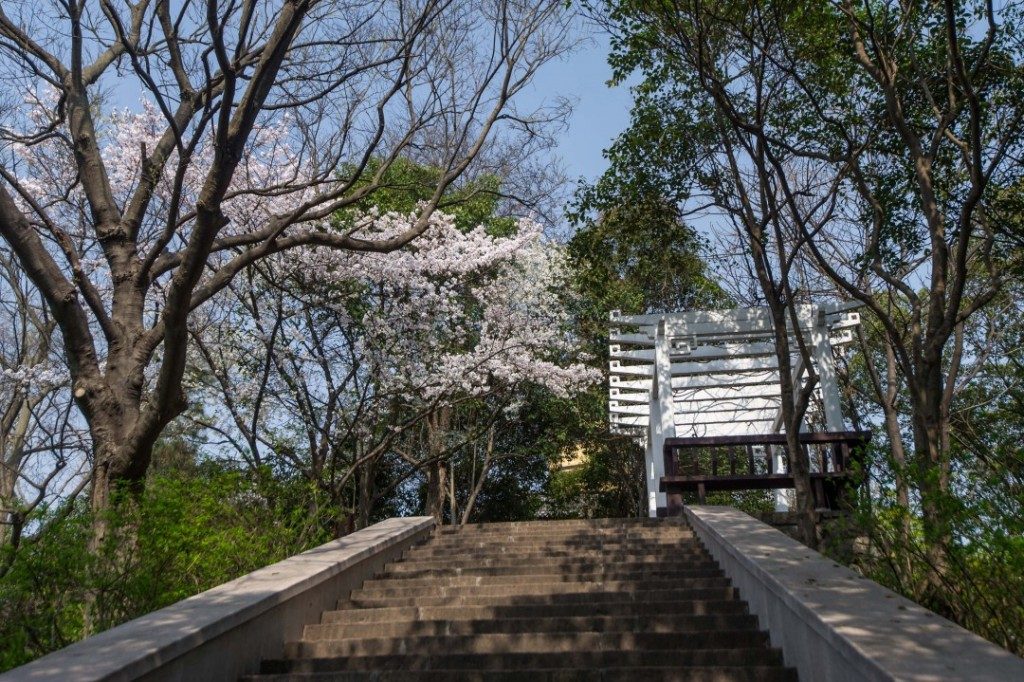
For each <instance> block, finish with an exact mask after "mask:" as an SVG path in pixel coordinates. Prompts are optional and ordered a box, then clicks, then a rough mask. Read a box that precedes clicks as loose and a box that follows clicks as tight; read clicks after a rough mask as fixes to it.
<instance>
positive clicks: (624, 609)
mask: <svg viewBox="0 0 1024 682" xmlns="http://www.w3.org/2000/svg"><path fill="white" fill-rule="evenodd" d="M746 613H747V605H746V604H745V603H744V602H742V601H738V600H735V599H718V600H698V599H690V600H686V601H662V602H658V603H654V604H650V603H645V602H603V603H589V602H582V603H578V604H547V605H544V604H524V605H521V606H516V605H509V604H501V605H497V606H424V607H416V606H390V607H379V608H345V609H340V610H337V611H324V613H323V616H322V618H321V623H325V624H326V623H383V622H403V621H409V620H448V621H452V620H481V619H485V618H493V619H502V618H554V617H576V616H592V617H605V616H609V617H610V616H614V617H627V618H628V617H640V616H649V617H651V618H658V617H661V616H674V615H678V616H708V615H733V614H742V615H746Z"/></svg>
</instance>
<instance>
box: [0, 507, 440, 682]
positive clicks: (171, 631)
mask: <svg viewBox="0 0 1024 682" xmlns="http://www.w3.org/2000/svg"><path fill="white" fill-rule="evenodd" d="M433 527H434V520H433V518H431V517H423V516H419V517H410V518H393V519H388V520H386V521H382V522H380V523H378V524H375V525H373V526H370V527H369V528H366V529H364V530H361V531H358V532H356V533H353V534H351V535H348V536H346V537H343V538H341V539H340V540H335V541H333V542H328V543H327V544H324V545H321V546H320V547H317V548H316V549H311V550H309V551H308V552H303V553H302V554H298V555H296V556H293V557H290V558H288V559H285V560H284V561H281V562H278V563H276V564H273V565H271V566H267V567H266V568H262V569H260V570H258V571H254V572H253V573H250V574H248V575H245V576H242V577H241V578H238V579H237V580H232V581H231V582H228V583H224V584H223V585H220V586H218V587H215V588H213V589H212V590H208V591H206V592H203V593H202V594H198V595H196V596H194V597H191V598H189V599H185V600H183V601H180V602H178V603H176V604H172V605H171V606H168V607H166V608H164V609H161V610H159V611H155V612H153V613H150V614H148V615H145V616H142V617H141V618H136V619H135V620H133V621H129V622H127V623H124V624H123V625H119V626H117V627H115V628H111V629H110V630H107V631H106V632H101V633H99V634H98V635H95V636H94V637H90V638H88V639H85V640H83V641H81V642H78V643H76V644H72V645H71V646H69V647H67V648H64V649H61V650H60V651H56V652H54V653H52V654H50V655H48V656H44V657H43V658H40V659H39V660H37V661H34V662H32V663H29V664H28V665H25V666H22V667H20V668H15V669H14V670H11V671H9V672H7V673H5V674H3V675H0V682H25V681H32V682H44V681H45V682H58V681H60V682H99V681H100V680H104V681H113V680H118V681H119V680H147V681H150V680H151V681H160V682H165V681H166V682H186V681H188V682H204V681H206V680H210V681H213V680H236V679H238V677H239V676H240V675H243V674H247V673H252V672H256V670H257V669H258V667H259V663H260V661H261V660H262V659H264V658H273V657H279V656H281V654H282V652H283V651H284V644H285V641H286V640H294V639H298V638H299V637H300V635H301V632H302V627H303V626H304V625H305V624H307V623H315V622H317V621H318V620H319V618H320V614H321V612H323V611H326V610H330V609H333V608H335V604H336V602H337V600H338V599H339V597H347V596H348V593H349V592H351V591H352V590H353V589H356V588H358V587H360V586H361V585H362V582H363V580H365V579H367V578H370V577H372V575H373V574H375V573H377V572H378V571H380V570H381V568H382V567H383V565H384V564H385V563H386V562H388V561H391V560H393V559H396V558H397V557H399V556H400V555H401V554H402V553H403V552H404V551H405V550H406V549H408V548H409V546H411V545H412V544H414V543H415V542H418V541H420V540H423V539H426V537H427V536H428V535H429V533H430V531H431V529H432V528H433Z"/></svg>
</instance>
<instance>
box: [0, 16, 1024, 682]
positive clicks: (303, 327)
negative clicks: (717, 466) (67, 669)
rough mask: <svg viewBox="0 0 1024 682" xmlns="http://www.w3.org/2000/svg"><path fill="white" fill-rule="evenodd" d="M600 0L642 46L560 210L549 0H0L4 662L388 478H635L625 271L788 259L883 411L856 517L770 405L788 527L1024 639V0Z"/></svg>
mask: <svg viewBox="0 0 1024 682" xmlns="http://www.w3.org/2000/svg"><path fill="white" fill-rule="evenodd" d="M584 7H585V8H586V12H587V14H589V16H590V18H591V19H593V20H596V22H597V24H598V25H600V26H602V27H603V28H604V29H605V30H607V31H608V32H609V33H610V34H611V36H612V54H611V58H610V63H611V67H612V72H613V80H615V81H618V82H624V81H626V80H628V79H630V78H635V79H637V80H636V83H637V84H636V85H635V86H634V87H633V94H634V100H635V101H634V107H633V110H632V120H631V124H630V126H629V128H628V129H627V130H625V131H624V132H623V133H622V134H621V135H620V136H619V137H618V138H617V139H616V140H615V142H614V143H613V144H612V146H611V147H610V148H609V149H608V150H606V152H605V155H606V158H607V160H608V170H607V172H606V173H605V174H604V175H603V176H601V177H600V178H598V179H597V180H596V181H595V182H594V183H593V184H584V185H582V186H581V187H580V188H579V191H578V193H577V195H576V197H575V200H574V201H572V202H571V203H570V204H569V207H568V209H567V210H566V212H567V216H568V221H569V222H570V223H571V225H572V227H573V231H572V232H571V233H570V235H569V238H568V239H567V240H564V243H560V242H558V241H557V240H555V239H553V238H551V237H550V234H549V233H550V232H552V231H551V230H546V227H551V225H550V222H551V221H547V224H545V221H543V220H542V219H541V217H540V216H542V215H544V216H547V217H550V214H551V211H550V209H551V208H552V206H554V205H558V210H561V208H562V207H561V205H560V204H561V201H560V200H559V197H561V196H562V191H563V188H564V186H565V183H564V181H562V180H560V178H559V177H558V174H557V173H553V172H551V168H550V167H548V166H546V165H545V159H546V158H547V156H546V152H547V150H548V148H549V145H550V143H551V139H552V137H551V133H552V131H553V130H555V129H557V127H558V126H559V125H560V124H561V123H562V122H563V121H564V116H565V113H566V109H565V106H564V104H563V103H562V102H557V101H556V102H554V104H553V105H552V106H545V107H542V108H538V109H534V110H527V109H526V108H525V107H524V106H523V104H522V101H521V100H522V98H521V95H522V93H523V91H524V90H525V89H527V87H528V86H529V85H530V83H531V81H532V79H533V77H534V75H535V74H536V73H537V71H538V69H540V68H542V67H543V65H544V64H545V63H546V62H548V61H550V60H552V59H555V58H558V57H561V56H562V55H564V54H566V53H567V52H568V51H570V50H571V49H572V47H573V44H574V41H575V36H576V33H575V30H574V28H573V27H574V19H573V15H572V12H571V11H569V10H570V8H567V7H566V6H565V4H564V3H562V2H555V1H550V2H548V1H545V2H534V1H531V2H520V1H518V0H486V1H484V2H478V1H476V0H474V1H473V2H468V1H465V2H464V1H462V0H450V1H448V0H446V1H435V0H416V1H414V2H408V1H407V0H375V1H374V2H370V3H365V2H364V3H356V2H346V1H344V0H341V1H337V2H335V1H331V2H327V1H326V0H324V1H318V0H286V1H285V2H263V1H261V0H240V1H239V2H233V3H219V2H208V3H204V4H197V3H194V2H188V1H186V2H181V3H167V2H159V1H153V2H151V1H150V0H136V1H134V2H125V3H121V4H120V5H115V4H112V3H109V2H106V1H105V0H74V1H72V2H65V1H63V0H61V1H59V2H58V1H54V2H40V3H32V4H29V3H24V2H10V3H6V2H5V3H4V4H3V6H0V83H2V84H3V86H4V87H3V88H2V89H3V94H2V95H0V669H3V668H6V667H10V666H13V665H17V664H19V663H22V662H25V661H26V660H30V659H31V658H34V657H36V656H38V655H41V654H43V653H45V652H47V651H50V650H53V649H55V648H58V647H60V646H63V645H66V644H68V643H70V642H72V641H74V640H76V639H79V638H81V637H83V636H85V635H88V634H90V633H92V632H96V631H98V630H100V629H103V628H105V627H109V626H111V625H113V624H116V623H118V622H122V621H124V620H126V619H128V618H131V617H134V616H136V615H139V614H141V613H144V612H147V611H150V610H153V609H155V608H159V607H160V606H163V605H165V604H168V603H170V602H173V601H175V600H177V599H180V598H182V597H184V596H187V595H189V594H194V593H196V592H198V591H200V590H202V589H205V588H207V587H210V586H212V585H214V584H217V583H219V582H223V581H224V580H227V579H229V578H232V577H234V576H237V575H239V574H242V573H245V572H247V571H250V570H253V569H255V568H257V567H259V566H262V565H265V564H267V563H268V562H271V561H274V560H277V559H279V558H283V557H285V556H288V555H291V554H294V553H295V552H297V551H301V550H302V549H305V548H308V547H311V546H314V545H316V544H318V543H321V542H323V541H325V540H327V539H329V538H332V537H338V536H340V535H343V534H345V533H348V532H352V531H353V530H356V529H359V528H362V527H365V526H366V525H368V524H370V523H373V522H375V521H377V520H379V519H382V518H385V517H388V516H392V515H396V514H410V513H417V514H419V513H423V514H430V515H433V516H434V517H435V518H437V519H438V521H439V522H441V523H451V524H456V523H469V522H478V521H489V520H507V519H525V518H534V517H538V516H544V517H597V516H633V515H637V514H642V513H644V508H645V493H646V491H644V490H643V485H644V475H643V454H642V449H641V448H640V447H639V445H638V444H637V443H636V442H634V441H633V440H631V439H629V438H626V437H623V436H619V435H615V434H611V433H610V432H609V430H608V403H607V387H606V386H605V385H604V382H603V381H602V377H603V376H604V368H605V367H606V366H607V361H608V355H607V352H608V351H607V333H608V313H609V311H611V310H622V311H625V312H628V313H657V312H667V311H675V310H686V309H703V308H725V307H731V306H735V305H760V306H767V307H768V308H769V309H770V311H771V314H772V316H773V319H774V320H775V323H776V325H775V327H776V329H780V330H781V329H784V328H785V327H786V324H787V320H788V319H790V318H791V317H792V315H793V314H794V310H795V306H796V305H799V304H802V303H807V302H816V303H822V302H845V303H850V304H857V305H859V306H860V310H861V312H862V315H863V325H862V327H861V328H860V330H859V331H858V334H859V338H858V344H857V346H856V350H855V351H853V352H849V353H847V354H845V355H837V360H838V361H839V364H840V367H841V370H842V372H841V373H842V377H841V379H842V383H843V390H844V398H845V401H846V414H847V416H848V418H849V419H850V425H851V426H852V427H854V428H866V429H871V430H872V431H873V433H874V439H873V442H872V446H871V449H870V451H869V452H867V453H865V454H866V458H865V459H864V465H863V469H862V471H860V472H859V475H860V477H861V480H860V485H859V487H858V490H859V497H858V499H857V501H856V505H855V507H854V508H853V509H850V510H848V511H849V512H850V513H849V514H848V515H847V521H846V523H847V524H848V525H849V527H848V528H846V529H843V532H841V533H837V534H836V536H842V537H844V538H850V537H854V538H858V541H857V542H855V543H853V544H852V545H851V544H850V543H844V544H843V545H842V546H838V545H831V544H829V542H828V541H827V538H826V539H825V541H824V542H822V540H823V539H822V538H821V537H819V536H818V534H817V533H816V531H815V528H816V526H815V523H814V522H815V513H814V510H813V509H812V508H811V503H810V499H809V495H808V494H807V492H808V488H807V485H806V481H805V480H804V479H805V477H804V476H803V474H804V473H806V471H807V462H805V461H802V460H801V459H800V458H799V454H798V453H799V452H801V449H800V448H793V447H791V448H790V451H791V452H792V453H794V460H793V461H792V462H791V463H790V464H791V469H792V470H793V471H794V472H795V474H796V478H797V480H798V485H797V491H796V502H797V509H798V512H799V514H800V515H801V520H802V532H803V534H804V539H805V541H806V542H807V543H808V544H810V545H816V544H819V543H821V545H820V546H821V549H822V550H823V551H826V552H831V553H832V554H833V555H834V556H836V558H837V559H839V560H842V561H846V562H849V563H852V564H854V565H856V566H857V567H859V569H860V570H862V571H864V572H865V573H866V574H868V575H870V576H872V577H874V578H876V579H878V580H880V581H882V582H884V583H886V584H888V585H891V586H893V587H894V588H895V589H898V590H900V591H902V592H903V593H905V594H907V595H909V596H911V597H912V598H914V599H916V600H918V601H920V602H922V603H924V604H925V605H927V606H929V607H931V608H934V609H936V610H938V611H939V612H941V613H943V614H944V615H948V616H950V617H952V618H954V619H956V620H957V621H959V622H961V623H963V624H964V625H966V626H967V627H970V628H972V629H974V630H975V631H977V632H979V633H981V634H983V635H984V636H986V637H989V638H990V639H992V640H994V641H997V642H999V643H1000V644H1002V645H1004V646H1006V647H1007V648H1010V649H1012V650H1015V651H1017V652H1022V651H1024V601H1022V597H1021V595H1024V543H1022V541H1021V538H1022V536H1024V525H1022V523H1024V522H1022V519H1024V487H1022V484H1024V455H1022V450H1021V442H1022V434H1024V420H1022V417H1021V415H1022V414H1024V364H1022V361H1021V357H1020V352H1021V348H1022V344H1024V326H1022V324H1024V322H1022V320H1024V310H1022V309H1021V306H1022V305H1024V303H1022V301H1024V296H1022V295H1021V294H1022V293H1024V292H1022V283H1024V267H1022V260H1021V256H1022V254H1024V251H1022V249H1024V236H1022V235H1024V223H1022V219H1021V215H1024V213H1022V209H1024V173H1022V163H1021V162H1022V158H1021V155H1022V153H1024V142H1022V132H1024V100H1022V99H1021V97H1020V93H1021V92H1024V43H1022V42H1021V36H1022V35H1024V11H1022V8H1021V7H1020V6H1019V3H1013V2H1010V3H1002V4H1000V5H999V6H995V5H992V4H991V3H985V2H974V1H971V2H946V3H943V4H935V3H930V4H929V3H907V2H899V3H897V2H889V1H883V2H856V1H854V0H834V1H830V2H824V3H822V2H815V1H812V0H806V1H800V2H792V1H787V2H773V1H768V2H766V1H763V0H757V1H754V0H725V1H723V0H714V1H711V0H707V1H705V0H668V1H666V2H657V3H652V2H646V1H645V0H592V1H591V2H587V3H584ZM776 346H777V353H778V360H779V366H780V367H781V368H782V371H781V374H782V376H783V377H785V380H784V381H783V382H782V393H783V395H782V396H781V397H782V398H783V400H782V404H783V406H784V408H783V414H782V415H781V416H782V420H783V423H784V425H785V427H786V428H785V430H786V432H787V434H788V435H793V434H795V433H796V432H797V431H798V428H799V425H800V423H801V422H802V421H803V419H804V417H805V412H806V410H807V408H808V405H809V403H810V401H811V400H813V399H814V390H813V389H814V382H815V380H816V378H815V377H814V376H813V374H812V375H811V376H810V377H807V379H808V380H807V381H806V382H794V381H791V380H790V379H791V377H792V374H793V373H792V371H791V370H792V367H790V365H791V364H792V362H793V359H794V358H795V357H798V356H799V355H800V354H801V353H803V354H806V353H807V352H808V351H807V348H806V344H804V343H801V342H800V340H799V338H797V339H796V341H795V342H794V339H793V337H791V336H790V335H788V334H785V333H781V332H780V333H779V334H777V338H776ZM805 365H806V366H811V363H809V362H807V363H805ZM726 501H732V502H734V503H736V504H739V505H741V506H743V507H744V508H745V509H748V510H750V511H753V512H757V511H761V510H766V509H769V508H770V499H769V497H768V496H767V495H764V494H761V493H751V494H747V495H737V496H733V497H730V498H728V500H726Z"/></svg>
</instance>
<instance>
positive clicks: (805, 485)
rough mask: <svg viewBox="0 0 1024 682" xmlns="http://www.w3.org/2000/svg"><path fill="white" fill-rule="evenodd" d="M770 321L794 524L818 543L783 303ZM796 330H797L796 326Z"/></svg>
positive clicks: (775, 304) (807, 540)
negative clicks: (791, 486)
mask: <svg viewBox="0 0 1024 682" xmlns="http://www.w3.org/2000/svg"><path fill="white" fill-rule="evenodd" d="M769 308H770V309H771V312H772V324H773V326H774V328H775V354H776V359H777V361H778V363H779V389H780V391H779V392H780V394H781V396H782V423H783V428H784V429H785V431H786V455H787V459H788V462H789V473H790V475H791V476H792V477H793V488H794V490H795V492H796V516H797V525H798V527H799V528H800V536H801V538H803V542H804V544H805V545H807V546H808V547H811V548H816V547H817V546H818V532H817V526H818V523H817V521H818V519H817V513H816V512H815V509H814V492H813V491H812V489H811V465H810V461H809V459H808V456H807V451H806V450H805V449H804V448H803V445H802V444H801V443H800V427H801V425H802V424H803V419H804V412H805V411H806V407H804V409H798V406H797V394H796V387H795V385H794V377H793V363H792V354H791V350H790V343H789V333H788V331H787V325H786V310H785V308H784V304H781V303H779V302H777V301H774V302H771V303H770V304H769ZM796 333H798V334H799V333H800V331H799V329H797V330H796Z"/></svg>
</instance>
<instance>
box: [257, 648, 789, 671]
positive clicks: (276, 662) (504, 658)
mask: <svg viewBox="0 0 1024 682" xmlns="http://www.w3.org/2000/svg"><path fill="white" fill-rule="evenodd" d="M781 664H782V654H781V652H780V651H779V650H778V649H768V648H765V647H754V648H748V649H740V648H728V649H676V650H667V651H575V652H572V653H553V654H551V653H548V654H544V653H541V654H538V653H518V654H517V653H509V654H440V655H437V656H418V655H416V654H403V655H398V656H359V657H356V658H300V659H290V658H281V659H271V660H266V661H263V665H262V666H261V668H260V670H261V671H262V672H264V673H288V672H294V673H317V672H321V673H322V672H334V671H345V670H381V671H386V670H399V671H424V670H438V669H440V670H471V671H487V670H493V671H498V670H552V669H558V668H565V669H574V668H575V669H581V668H597V669H600V668H644V667H651V668H665V667H677V668H688V667H700V666H716V665H720V666H727V667H736V666H752V667H757V666H768V665H781ZM638 679H642V678H638Z"/></svg>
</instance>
